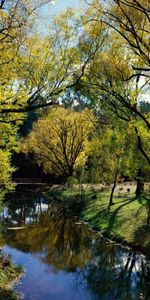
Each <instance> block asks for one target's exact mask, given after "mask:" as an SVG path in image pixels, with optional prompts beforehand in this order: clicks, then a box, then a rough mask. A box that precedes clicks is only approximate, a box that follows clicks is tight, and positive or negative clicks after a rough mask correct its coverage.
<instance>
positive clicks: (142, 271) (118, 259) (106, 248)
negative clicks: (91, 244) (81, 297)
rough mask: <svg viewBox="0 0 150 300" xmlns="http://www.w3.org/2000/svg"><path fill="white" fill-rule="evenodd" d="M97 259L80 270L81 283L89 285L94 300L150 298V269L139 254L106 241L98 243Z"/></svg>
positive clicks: (79, 281)
mask: <svg viewBox="0 0 150 300" xmlns="http://www.w3.org/2000/svg"><path fill="white" fill-rule="evenodd" d="M93 257H94V259H93V260H91V261H90V263H89V264H88V265H87V266H86V267H85V268H84V270H79V271H78V274H77V283H78V284H79V285H80V284H81V285H83V284H85V285H86V286H88V288H90V290H91V291H92V293H93V294H94V299H101V300H103V299H111V300H131V299H132V300H133V299H134V300H138V299H144V300H149V299H150V277H149V275H150V269H149V268H148V264H147V263H146V261H145V259H144V258H143V257H141V256H140V255H139V254H136V253H135V252H129V253H128V251H125V250H124V249H121V247H118V246H115V244H113V243H112V244H110V243H106V241H102V242H101V243H97V245H96V247H95V249H94V254H93ZM143 291H144V292H143Z"/></svg>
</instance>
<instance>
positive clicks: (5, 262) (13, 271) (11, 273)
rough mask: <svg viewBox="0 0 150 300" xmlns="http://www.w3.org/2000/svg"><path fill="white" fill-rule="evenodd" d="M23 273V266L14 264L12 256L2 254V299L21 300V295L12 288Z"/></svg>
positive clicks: (0, 275) (0, 256)
mask: <svg viewBox="0 0 150 300" xmlns="http://www.w3.org/2000/svg"><path fill="white" fill-rule="evenodd" d="M21 275H22V268H21V267H19V266H16V265H14V264H13V263H12V262H11V259H10V257H7V256H3V255H2V254H0V299H2V300H19V296H18V295H17V294H16V293H15V292H14V291H13V290H12V288H13V286H14V284H15V283H17V281H18V280H19V279H20V277H21Z"/></svg>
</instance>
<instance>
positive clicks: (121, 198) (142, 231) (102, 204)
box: [53, 186, 150, 257]
mask: <svg viewBox="0 0 150 300" xmlns="http://www.w3.org/2000/svg"><path fill="white" fill-rule="evenodd" d="M128 188H129V187H126V188H125V189H124V190H121V189H120V188H119V187H118V189H117V190H116V193H115V196H114V203H115V204H114V205H113V206H112V207H111V208H110V209H108V203H109V195H110V191H108V190H107V191H103V189H101V190H99V189H98V188H95V189H93V188H91V187H86V186H85V187H84V192H83V191H82V196H83V197H84V198H85V206H84V209H83V211H82V217H83V219H84V220H86V221H88V222H89V223H90V225H91V226H92V227H93V228H94V229H98V230H101V231H102V232H103V234H104V235H105V236H107V237H109V238H113V239H117V240H119V241H121V242H125V243H126V244H130V245H132V246H135V247H137V248H138V249H140V250H141V251H142V252H143V253H145V254H147V255H148V256H149V257H150V225H149V226H148V225H147V214H148V207H147V204H148V200H147V198H146V197H142V198H141V199H136V198H135V196H134V190H135V187H134V186H131V187H130V192H127V189H128ZM120 190H121V191H120ZM80 194H81V191H80V192H79V189H78V188H74V189H67V190H61V189H58V190H57V189H55V190H54V191H53V196H59V198H60V199H67V201H70V202H71V200H72V199H74V198H75V197H76V196H77V195H78V196H79V195H80Z"/></svg>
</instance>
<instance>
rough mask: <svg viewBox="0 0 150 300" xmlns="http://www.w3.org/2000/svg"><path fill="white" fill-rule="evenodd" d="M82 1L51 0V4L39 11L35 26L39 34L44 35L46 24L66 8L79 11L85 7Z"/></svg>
mask: <svg viewBox="0 0 150 300" xmlns="http://www.w3.org/2000/svg"><path fill="white" fill-rule="evenodd" d="M85 6H86V5H85V2H84V0H56V1H55V0H52V1H51V4H48V5H44V6H43V8H41V9H40V11H39V12H38V13H39V20H38V22H37V26H38V29H39V31H40V32H42V33H46V31H47V28H48V27H47V26H48V24H50V23H51V20H52V19H53V17H56V15H57V14H59V13H60V12H61V11H63V10H65V9H67V8H68V7H71V8H76V9H77V10H80V9H81V8H83V7H85Z"/></svg>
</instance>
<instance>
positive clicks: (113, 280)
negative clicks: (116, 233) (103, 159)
mask: <svg viewBox="0 0 150 300" xmlns="http://www.w3.org/2000/svg"><path fill="white" fill-rule="evenodd" d="M0 224H1V231H0V245H1V246H3V252H4V253H5V254H9V255H11V257H12V260H13V261H14V262H15V263H16V264H19V265H22V266H23V268H24V275H23V277H22V279H21V281H20V283H19V284H17V286H16V287H15V290H16V291H17V292H18V293H21V294H22V297H23V299H24V300H29V299H33V300H99V299H100V300H140V299H144V300H149V299H150V265H149V262H148V260H146V258H145V257H144V256H143V255H142V254H140V253H138V252H135V251H132V250H131V249H128V248H124V247H122V246H121V245H118V244H116V243H114V242H111V241H108V240H107V239H104V238H103V237H101V235H100V234H99V233H97V232H95V231H92V230H91V229H90V228H89V226H88V224H84V223H83V222H81V220H80V216H79V212H77V211H74V212H72V211H71V210H69V209H66V208H64V207H63V206H60V205H56V203H55V201H54V200H49V199H47V197H45V196H43V194H42V192H41V190H40V188H38V187H32V186H31V187H29V186H27V187H25V186H24V187H18V188H17V190H16V192H14V193H11V194H10V195H8V196H7V199H6V202H5V206H4V209H3V212H2V213H1V214H0Z"/></svg>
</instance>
